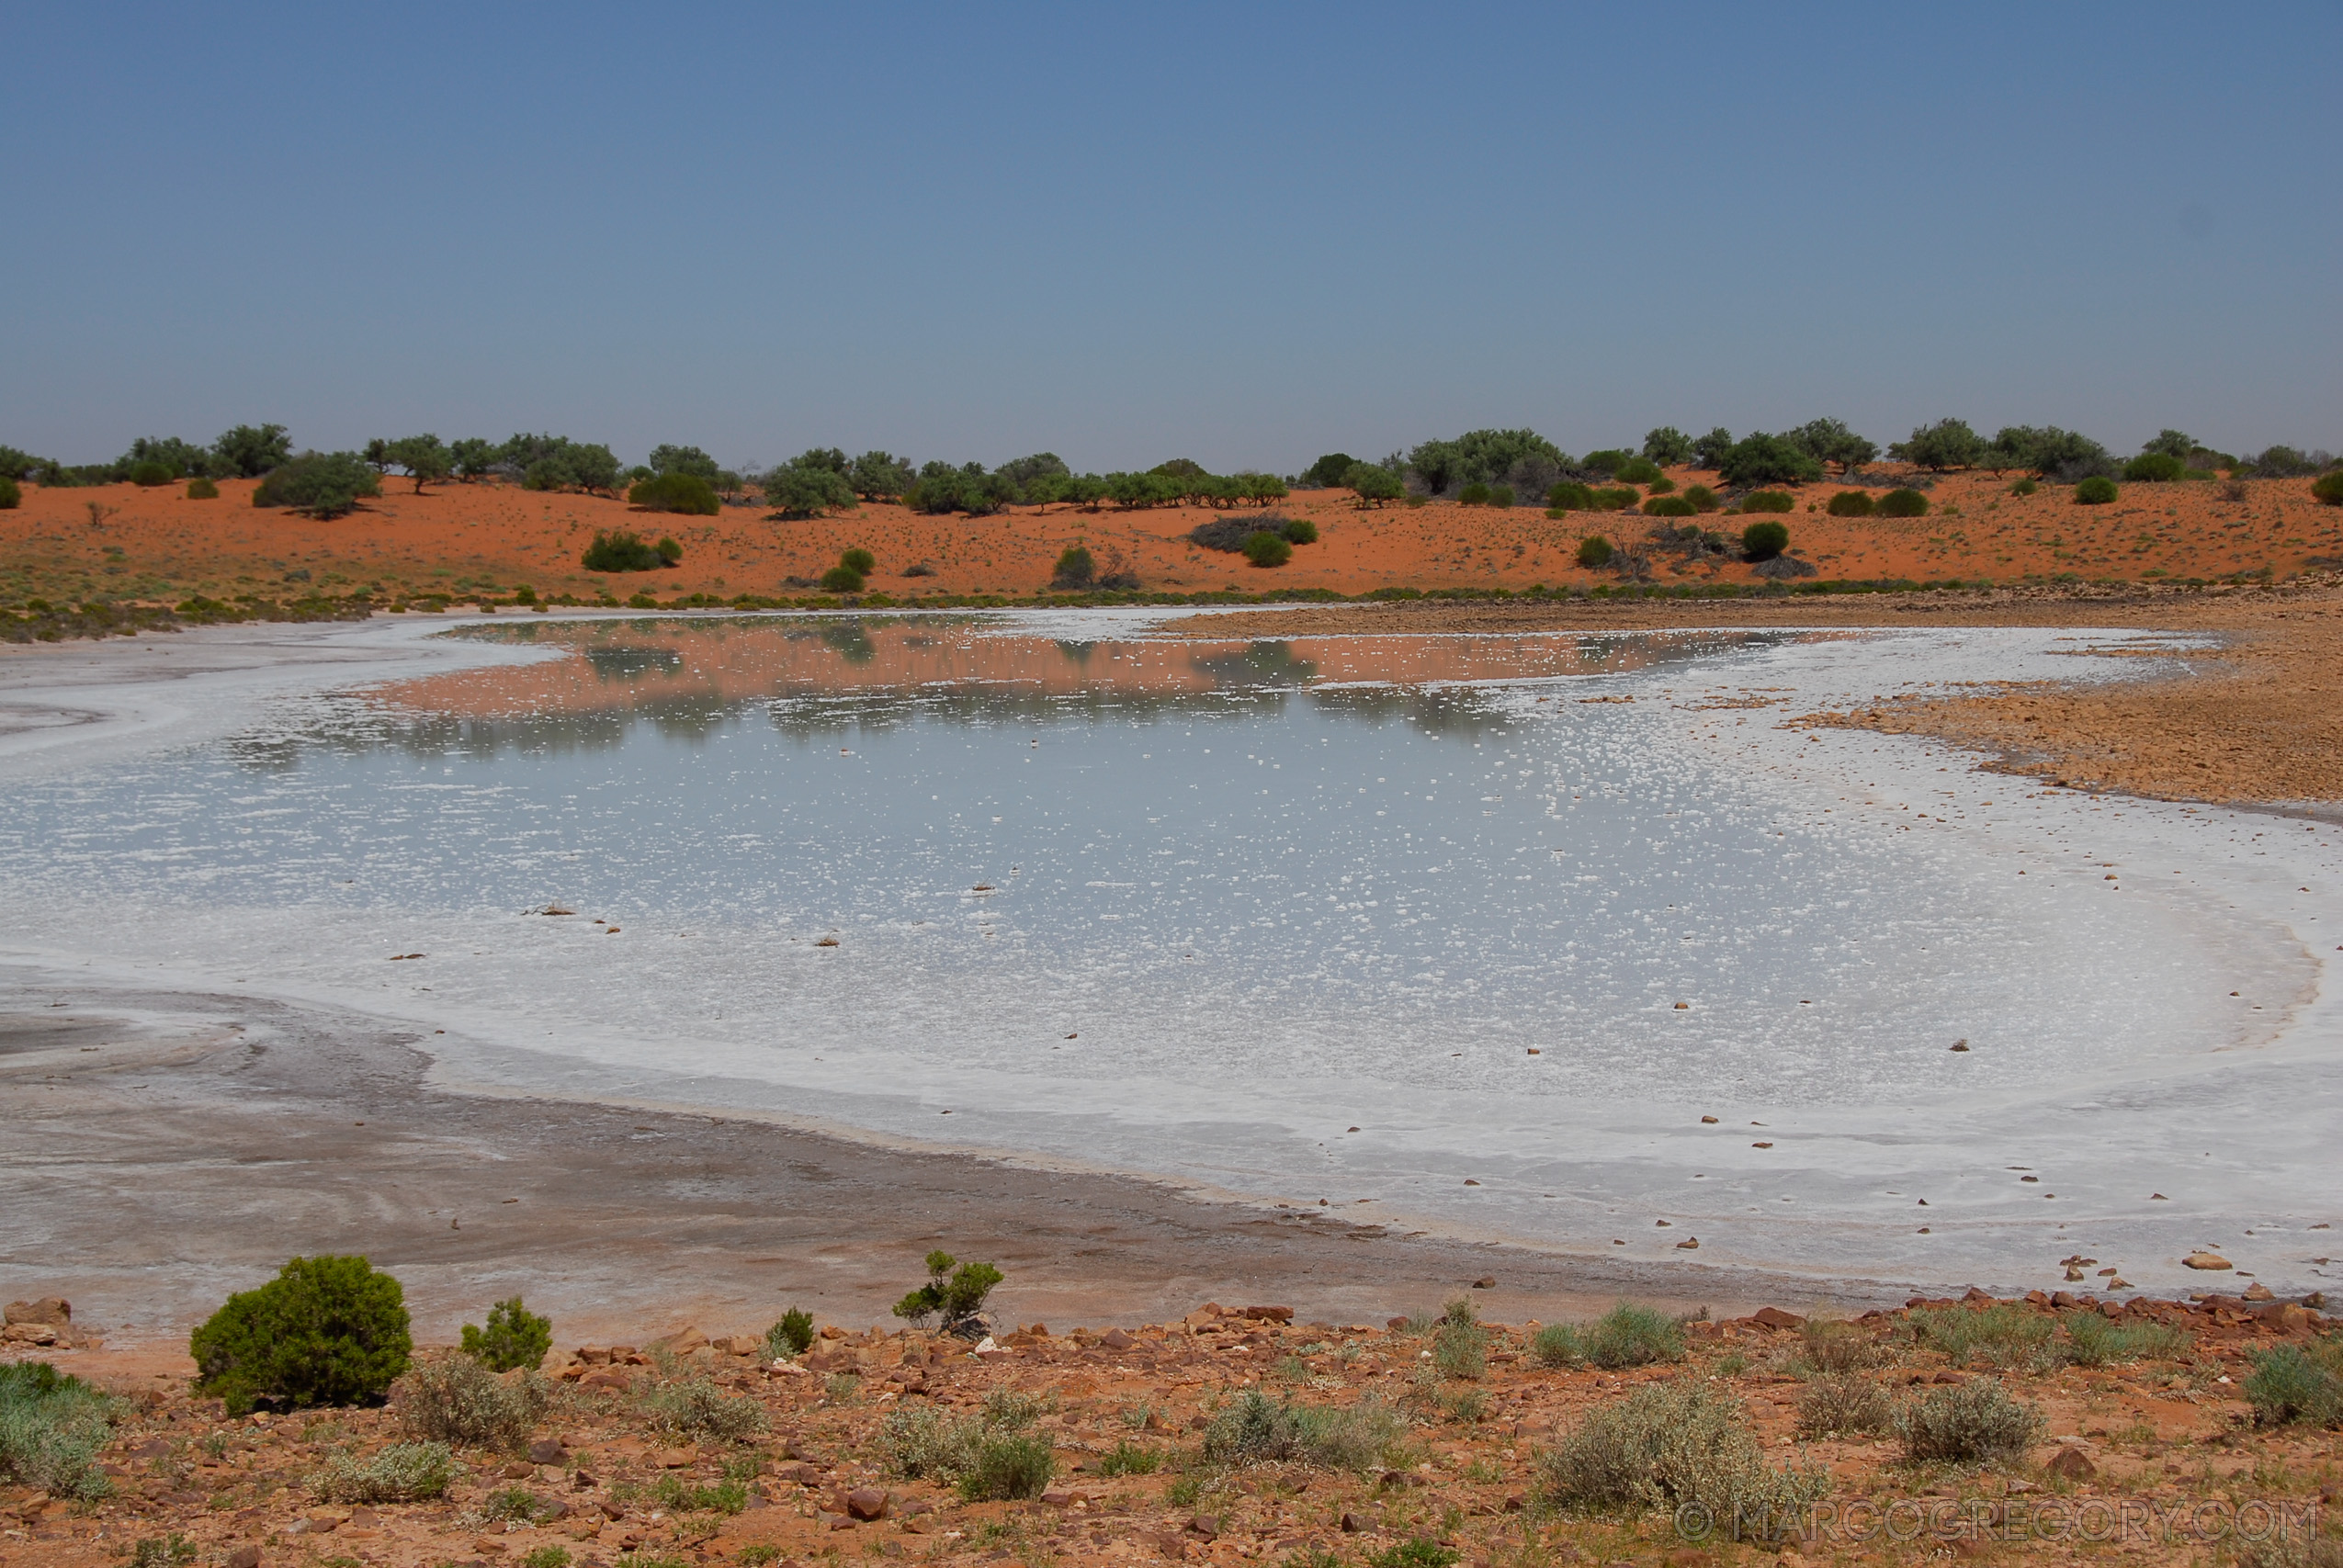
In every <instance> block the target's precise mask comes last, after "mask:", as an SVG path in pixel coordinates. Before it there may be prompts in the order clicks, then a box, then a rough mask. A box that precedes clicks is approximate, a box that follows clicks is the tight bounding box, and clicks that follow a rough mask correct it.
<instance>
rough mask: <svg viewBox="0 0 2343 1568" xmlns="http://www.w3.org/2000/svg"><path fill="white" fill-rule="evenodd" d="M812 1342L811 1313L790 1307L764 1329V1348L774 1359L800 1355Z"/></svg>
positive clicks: (783, 1359)
mask: <svg viewBox="0 0 2343 1568" xmlns="http://www.w3.org/2000/svg"><path fill="white" fill-rule="evenodd" d="M812 1344H813V1314H811V1313H809V1312H806V1311H803V1310H801V1309H799V1308H798V1307H791V1308H790V1309H789V1310H788V1311H787V1312H785V1313H783V1314H781V1321H779V1322H778V1323H775V1325H773V1326H772V1327H770V1328H768V1329H766V1330H765V1331H764V1348H765V1349H766V1351H767V1352H768V1353H770V1354H771V1356H772V1357H773V1359H775V1360H776V1361H786V1360H788V1359H790V1358H791V1357H793V1356H802V1355H804V1354H805V1353H806V1351H807V1350H808V1349H809V1348H811V1346H812Z"/></svg>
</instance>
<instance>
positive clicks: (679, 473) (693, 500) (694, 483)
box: [627, 469, 724, 517]
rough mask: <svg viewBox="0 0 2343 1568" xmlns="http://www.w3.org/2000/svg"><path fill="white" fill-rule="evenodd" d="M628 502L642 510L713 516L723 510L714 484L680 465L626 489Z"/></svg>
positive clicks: (722, 504)
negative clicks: (679, 467) (688, 471)
mask: <svg viewBox="0 0 2343 1568" xmlns="http://www.w3.org/2000/svg"><path fill="white" fill-rule="evenodd" d="M627 503H628V505H629V506H640V507H641V508H642V509H643V510H644V511H645V512H680V513H685V515H687V516H695V517H713V516H715V515H716V514H717V513H720V512H722V511H723V510H724V503H723V502H721V501H719V500H718V499H717V496H716V491H715V489H714V487H712V486H711V485H709V484H708V482H707V480H706V479H702V478H700V477H699V476H698V475H697V474H695V473H687V472H685V471H684V470H682V469H675V470H671V471H670V472H667V473H663V474H653V475H651V478H649V479H644V480H643V481H641V482H640V484H637V485H636V486H635V487H634V488H633V489H631V490H629V491H627Z"/></svg>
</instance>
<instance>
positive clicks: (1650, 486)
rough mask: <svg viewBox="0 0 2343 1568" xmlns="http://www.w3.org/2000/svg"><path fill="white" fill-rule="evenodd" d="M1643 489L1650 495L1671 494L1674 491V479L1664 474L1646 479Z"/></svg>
mask: <svg viewBox="0 0 2343 1568" xmlns="http://www.w3.org/2000/svg"><path fill="white" fill-rule="evenodd" d="M1644 490H1645V491H1646V492H1647V493H1648V494H1651V495H1673V494H1674V493H1675V492H1676V481H1675V480H1674V479H1670V478H1669V477H1668V476H1667V475H1666V474H1662V475H1660V476H1659V477H1658V479H1647V480H1646V481H1645V483H1644Z"/></svg>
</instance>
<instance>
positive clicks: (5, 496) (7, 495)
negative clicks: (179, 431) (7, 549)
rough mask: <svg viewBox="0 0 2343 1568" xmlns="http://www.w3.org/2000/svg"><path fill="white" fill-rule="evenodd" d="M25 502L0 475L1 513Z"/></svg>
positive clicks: (22, 494) (13, 483)
mask: <svg viewBox="0 0 2343 1568" xmlns="http://www.w3.org/2000/svg"><path fill="white" fill-rule="evenodd" d="M205 482H207V483H209V480H207V481H205ZM212 493H213V494H214V495H217V494H218V493H219V491H213V492H212ZM24 502H25V492H24V490H23V488H22V487H21V486H19V485H18V484H17V481H16V480H15V479H10V478H9V477H8V476H7V475H6V474H0V512H14V511H15V510H16V509H17V507H19V506H22V505H23V504H24Z"/></svg>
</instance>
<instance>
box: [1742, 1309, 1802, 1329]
mask: <svg viewBox="0 0 2343 1568" xmlns="http://www.w3.org/2000/svg"><path fill="white" fill-rule="evenodd" d="M1749 1318H1750V1321H1751V1322H1754V1323H1760V1324H1763V1325H1765V1326H1766V1327H1768V1328H1800V1327H1804V1326H1805V1321H1806V1320H1805V1318H1803V1317H1800V1316H1799V1315H1798V1314H1796V1313H1794V1312H1783V1310H1782V1309H1781V1308H1780V1307H1771V1306H1763V1307H1760V1308H1758V1309H1757V1311H1755V1312H1753V1313H1751V1314H1749Z"/></svg>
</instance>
